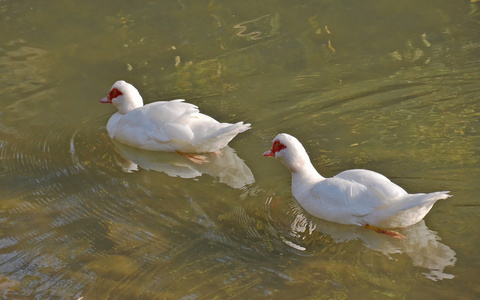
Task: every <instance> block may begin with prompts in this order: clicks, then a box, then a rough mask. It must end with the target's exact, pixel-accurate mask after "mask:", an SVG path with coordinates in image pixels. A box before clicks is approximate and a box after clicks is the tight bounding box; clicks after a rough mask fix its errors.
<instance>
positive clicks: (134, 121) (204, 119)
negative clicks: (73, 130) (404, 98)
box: [100, 81, 451, 238]
mask: <svg viewBox="0 0 480 300" xmlns="http://www.w3.org/2000/svg"><path fill="white" fill-rule="evenodd" d="M100 102H101V103H112V104H113V105H114V106H115V107H116V108H117V109H118V112H116V113H115V114H113V116H112V117H111V118H110V119H109V120H108V123H107V131H108V134H109V136H110V138H112V139H115V140H117V141H119V142H121V143H123V144H127V145H129V146H132V147H136V148H140V149H145V150H153V151H169V152H179V153H181V154H183V155H185V156H186V157H187V158H189V159H191V160H193V161H195V162H198V163H202V162H204V160H203V158H202V157H201V156H200V155H198V153H207V152H216V151H218V150H220V149H221V148H223V147H225V146H226V145H227V144H228V143H229V142H230V141H231V140H232V139H233V138H234V137H235V136H236V135H237V134H239V133H242V132H244V131H246V130H248V129H250V124H244V123H243V122H238V123H235V124H230V123H220V122H218V121H217V120H215V119H213V118H212V117H210V116H207V115H205V114H202V113H200V111H199V110H198V107H197V106H195V105H193V104H189V103H186V102H184V100H182V99H179V100H172V101H158V102H153V103H150V104H147V105H143V99H142V97H141V96H140V93H139V92H138V90H137V89H136V88H135V87H134V86H133V85H131V84H129V83H127V82H125V81H117V82H115V84H114V85H113V86H112V88H111V90H110V92H109V94H108V96H107V97H105V98H103V99H102V100H100ZM192 153H193V154H192ZM263 156H265V157H275V158H277V159H279V160H280V161H281V162H282V163H283V164H284V165H285V166H286V167H287V168H288V169H289V170H290V172H291V174H292V194H293V196H294V197H295V199H297V201H298V202H299V203H300V205H301V206H302V207H303V208H304V209H305V210H306V211H308V212H309V213H310V214H312V215H314V216H316V217H318V218H321V219H324V220H327V221H331V222H336V223H341V224H350V225H358V226H365V227H367V228H370V229H373V230H375V231H376V232H379V233H383V234H387V235H390V236H392V237H394V238H403V236H402V235H401V234H399V233H397V232H394V231H390V230H387V229H385V228H400V227H407V226H410V225H413V224H415V223H417V222H419V221H420V220H422V219H423V218H424V217H425V215H426V214H427V213H428V212H429V211H430V209H431V208H432V206H433V204H434V203H435V202H436V201H438V200H441V199H446V198H448V197H450V196H451V195H449V194H448V193H449V192H447V191H443V192H433V193H427V194H424V193H419V194H408V193H407V192H406V191H405V190H404V189H403V188H401V187H400V186H398V185H396V184H394V183H393V182H391V181H390V180H389V179H388V178H387V177H385V176H383V175H381V174H379V173H376V172H373V171H370V170H361V169H355V170H347V171H343V172H341V173H339V174H338V175H336V176H334V177H331V178H324V177H323V176H321V175H320V174H319V173H318V172H317V171H316V170H315V168H314V167H313V165H312V163H311V161H310V158H309V156H308V154H307V152H306V151H305V148H304V147H303V146H302V144H301V143H300V142H299V141H298V140H297V139H296V138H295V137H293V136H291V135H288V134H286V133H281V134H279V135H277V136H276V137H275V138H274V140H273V145H272V147H271V149H270V150H268V151H266V152H265V153H264V154H263Z"/></svg>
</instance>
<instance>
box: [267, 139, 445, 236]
mask: <svg viewBox="0 0 480 300" xmlns="http://www.w3.org/2000/svg"><path fill="white" fill-rule="evenodd" d="M263 156H266V157H275V158H278V159H279V160H280V161H281V162H282V163H283V164H285V166H286V167H287V168H288V169H289V170H290V172H291V173H292V194H293V196H294V197H295V199H297V201H298V202H299V203H300V205H301V206H302V207H303V208H304V209H305V210H306V211H308V212H309V213H310V214H312V215H314V216H316V217H318V218H321V219H324V220H327V221H331V222H336V223H341V224H351V225H358V226H365V227H367V228H370V229H373V230H375V231H377V232H379V233H385V234H388V235H391V236H393V237H395V238H404V237H403V236H402V235H401V234H399V233H396V232H393V231H389V230H384V229H380V228H399V227H407V226H410V225H413V224H415V223H417V222H419V221H420V220H422V219H423V217H425V215H426V214H427V213H428V212H429V211H430V209H431V208H432V206H433V204H434V203H435V202H436V201H437V200H440V199H446V198H448V197H450V196H451V195H449V194H447V193H448V192H446V191H445V192H434V193H429V194H423V193H421V194H408V193H407V192H406V191H405V190H404V189H402V188H401V187H399V186H398V185H396V184H394V183H393V182H391V181H390V180H389V179H388V178H386V177H385V176H383V175H381V174H379V173H376V172H373V171H369V170H361V169H356V170H347V171H343V172H341V173H339V174H338V175H336V176H334V177H331V178H324V177H322V175H320V174H318V172H317V171H316V170H315V168H314V167H313V165H312V163H311V162H310V158H309V157H308V154H307V152H306V151H305V148H304V147H303V146H302V144H301V143H300V142H299V141H298V140H297V139H296V138H295V137H293V136H291V135H288V134H285V133H281V134H279V135H277V136H276V137H275V139H274V140H273V146H272V148H271V149H270V150H268V151H266V152H265V153H264V154H263Z"/></svg>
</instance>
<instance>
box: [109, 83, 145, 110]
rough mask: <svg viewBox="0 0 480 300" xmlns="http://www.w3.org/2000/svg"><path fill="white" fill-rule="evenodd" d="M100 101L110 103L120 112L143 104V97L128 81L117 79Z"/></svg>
mask: <svg viewBox="0 0 480 300" xmlns="http://www.w3.org/2000/svg"><path fill="white" fill-rule="evenodd" d="M100 103H112V104H113V106H115V107H116V108H117V109H118V112H119V113H121V114H126V113H127V112H129V111H131V110H132V109H135V108H137V107H141V106H143V99H142V96H140V93H139V92H138V90H137V89H136V88H135V87H134V86H133V85H131V84H130V83H128V82H125V81H123V80H119V81H117V82H115V83H114V84H113V86H112V88H111V89H110V93H108V96H107V97H105V98H103V99H102V100H100Z"/></svg>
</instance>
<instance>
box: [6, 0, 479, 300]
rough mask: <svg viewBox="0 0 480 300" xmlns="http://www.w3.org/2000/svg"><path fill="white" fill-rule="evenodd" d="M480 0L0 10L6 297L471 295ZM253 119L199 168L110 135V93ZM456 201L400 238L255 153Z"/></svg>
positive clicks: (54, 5)
mask: <svg viewBox="0 0 480 300" xmlns="http://www.w3.org/2000/svg"><path fill="white" fill-rule="evenodd" d="M478 9H480V5H479V4H478V3H470V2H468V1H435V2H430V1H406V2H398V1H367V2H358V1H344V2H338V1H311V2H301V1H293V2H292V1H286V2H285V1H260V2H259V1H239V2H231V1H230V2H221V1H220V2H216V1H209V2H207V1H200V2H199V1H162V2H160V1H158V2H155V1H136V2H135V3H130V2H128V1H123V2H120V1H110V2H102V3H98V1H82V2H81V3H80V2H78V3H74V2H64V1H54V2H51V3H48V4H46V3H42V2H41V1H9V0H4V1H0V295H1V296H2V298H4V299H30V298H35V299H79V298H82V297H83V299H228V298H234V299H235V298H236V299H261V298H275V299H293V298H295V299H300V298H302V299H344V298H352V299H385V298H394V299H398V298H407V299H420V297H426V296H429V297H431V296H433V297H435V298H436V299H452V298H460V297H461V298H462V299H476V298H478V296H479V295H480V288H479V286H478V278H479V276H480V259H479V258H478V255H477V253H478V248H479V247H480V239H479V236H480V229H479V228H480V226H479V223H478V217H479V213H480V200H479V198H478V193H479V188H478V182H479V180H480V166H479V153H480V151H479V150H480V136H479V132H480V124H479V116H480V34H479V32H480V25H479V24H480V11H479V10H478ZM118 79H124V80H126V81H129V82H131V83H132V84H134V85H135V86H137V88H138V89H139V90H140V92H141V93H142V95H143V97H144V99H145V101H146V102H152V101H156V100H170V99H176V98H185V99H187V100H188V101H189V102H191V103H194V104H196V105H198V106H199V107H200V108H201V110H202V112H204V113H207V114H209V115H211V116H213V117H215V118H217V119H219V120H222V121H227V122H236V121H241V120H243V121H245V122H249V123H252V126H253V128H252V130H250V131H248V132H246V133H243V134H241V135H239V136H237V138H236V139H235V140H233V141H232V142H231V143H230V146H231V148H227V149H224V155H223V156H221V157H214V156H212V157H211V160H212V163H211V164H209V165H207V166H202V167H199V166H196V165H194V164H190V163H189V162H188V161H186V160H185V159H183V157H181V156H179V155H177V154H169V153H148V152H145V151H139V150H136V149H131V148H128V147H125V146H122V145H115V144H114V143H113V142H112V141H111V140H109V138H108V136H107V134H106V129H105V125H106V122H107V120H108V118H109V116H110V115H111V114H113V112H114V108H113V107H112V106H108V105H102V104H100V103H99V102H98V101H99V99H100V98H102V97H104V96H105V95H106V93H107V92H108V90H109V88H110V87H111V85H112V84H113V82H114V81H116V80H118ZM279 132H288V133H290V134H293V135H295V136H296V137H298V138H299V139H300V140H301V141H302V142H303V143H304V145H305V147H306V148H307V150H308V152H309V153H310V156H311V157H312V159H313V162H314V164H315V165H316V166H317V167H318V170H319V171H320V172H321V173H322V174H323V175H324V176H332V175H335V174H336V173H338V172H340V171H342V170H345V169H351V168H367V169H372V170H375V171H378V172H381V173H383V174H385V175H386V176H387V177H389V178H391V179H392V180H393V181H394V182H396V183H398V184H400V185H401V186H403V187H404V188H405V189H406V190H407V191H409V192H430V191H436V190H450V191H451V193H452V194H453V195H454V197H452V198H450V199H448V200H445V201H441V202H439V203H437V204H436V205H435V206H434V207H433V209H432V211H431V212H430V213H429V214H428V215H427V217H426V218H425V221H424V222H421V223H419V224H417V225H415V226H412V227H410V228H406V229H403V230H402V233H403V234H404V235H406V236H407V240H406V241H397V240H392V239H390V238H388V237H383V236H380V235H378V234H376V233H374V232H373V231H372V232H371V231H369V230H367V229H364V228H357V227H352V226H342V225H337V224H331V223H327V222H324V221H322V220H318V219H315V218H313V217H311V216H309V215H308V214H307V213H306V212H304V211H303V210H302V209H301V208H300V207H299V205H298V204H297V202H296V201H295V200H294V199H293V198H292V196H291V192H290V175H289V174H288V173H287V170H286V169H285V168H284V167H283V166H282V165H281V164H280V163H278V162H276V161H275V160H272V159H265V158H263V157H262V155H261V154H262V153H263V152H264V151H265V150H267V149H268V148H269V147H270V143H271V139H272V138H273V137H274V136H275V135H276V134H277V133H279Z"/></svg>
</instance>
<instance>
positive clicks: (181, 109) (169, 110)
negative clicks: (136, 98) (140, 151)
mask: <svg viewBox="0 0 480 300" xmlns="http://www.w3.org/2000/svg"><path fill="white" fill-rule="evenodd" d="M183 101H184V100H183V99H178V100H172V101H159V102H153V103H150V104H147V105H145V106H142V107H139V108H137V109H135V110H132V111H131V112H129V113H128V114H126V115H125V116H124V117H123V118H122V120H121V121H120V122H119V124H118V125H119V129H120V130H119V131H117V135H118V134H123V135H128V136H129V137H130V139H132V140H138V141H139V143H142V142H143V143H145V142H149V141H152V140H154V141H158V142H162V143H166V142H168V141H170V140H172V139H176V140H182V141H189V140H191V139H192V138H193V132H192V130H191V128H190V127H189V126H188V125H189V123H190V122H191V121H190V119H192V118H195V115H196V114H198V108H197V107H196V106H195V105H193V104H190V103H185V102H183Z"/></svg>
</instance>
